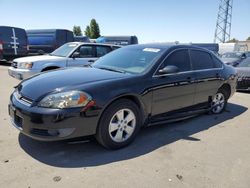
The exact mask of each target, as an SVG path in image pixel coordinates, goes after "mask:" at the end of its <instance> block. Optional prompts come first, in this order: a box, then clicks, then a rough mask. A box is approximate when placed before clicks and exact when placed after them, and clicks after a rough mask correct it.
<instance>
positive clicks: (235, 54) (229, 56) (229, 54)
mask: <svg viewBox="0 0 250 188" xmlns="http://www.w3.org/2000/svg"><path fill="white" fill-rule="evenodd" d="M241 55H242V54H241V53H225V54H223V55H222V56H221V57H222V58H240V57H241Z"/></svg>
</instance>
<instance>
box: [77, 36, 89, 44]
mask: <svg viewBox="0 0 250 188" xmlns="http://www.w3.org/2000/svg"><path fill="white" fill-rule="evenodd" d="M74 41H75V42H88V43H90V40H89V37H86V36H74Z"/></svg>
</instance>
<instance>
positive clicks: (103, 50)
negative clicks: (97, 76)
mask: <svg viewBox="0 0 250 188" xmlns="http://www.w3.org/2000/svg"><path fill="white" fill-rule="evenodd" d="M110 51H111V48H110V47H108V46H96V56H97V57H102V56H104V55H106V54H107V53H109V52H110Z"/></svg>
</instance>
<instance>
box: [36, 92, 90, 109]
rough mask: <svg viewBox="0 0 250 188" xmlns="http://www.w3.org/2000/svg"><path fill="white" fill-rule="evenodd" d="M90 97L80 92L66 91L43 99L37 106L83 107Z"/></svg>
mask: <svg viewBox="0 0 250 188" xmlns="http://www.w3.org/2000/svg"><path fill="white" fill-rule="evenodd" d="M91 100H92V97H91V96H90V95H88V94H87V93H85V92H82V91H68V92H62V93H57V94H51V95H48V96H46V97H44V98H43V99H42V100H41V101H40V102H39V104H38V106H40V107H45V108H75V107H84V106H86V105H87V104H88V103H89V102H90V101H91Z"/></svg>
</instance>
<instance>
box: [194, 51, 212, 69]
mask: <svg viewBox="0 0 250 188" xmlns="http://www.w3.org/2000/svg"><path fill="white" fill-rule="evenodd" d="M190 56H191V61H192V64H193V69H194V70H203V69H211V68H214V67H215V66H214V63H213V60H212V57H211V55H210V54H209V53H207V52H204V51H200V50H191V51H190Z"/></svg>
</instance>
